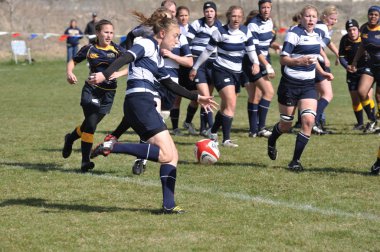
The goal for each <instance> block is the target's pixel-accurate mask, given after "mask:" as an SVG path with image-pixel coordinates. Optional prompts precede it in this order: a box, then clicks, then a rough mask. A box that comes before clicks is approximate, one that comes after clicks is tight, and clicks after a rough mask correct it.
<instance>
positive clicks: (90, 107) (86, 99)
mask: <svg viewBox="0 0 380 252" xmlns="http://www.w3.org/2000/svg"><path fill="white" fill-rule="evenodd" d="M115 93H116V90H105V89H101V88H99V87H96V86H92V85H89V84H87V83H86V84H85V85H84V86H83V88H82V96H81V101H80V105H81V106H82V109H83V113H84V114H85V115H89V114H92V113H99V114H104V115H105V114H108V113H109V112H110V111H111V108H112V104H113V100H114V98H115Z"/></svg>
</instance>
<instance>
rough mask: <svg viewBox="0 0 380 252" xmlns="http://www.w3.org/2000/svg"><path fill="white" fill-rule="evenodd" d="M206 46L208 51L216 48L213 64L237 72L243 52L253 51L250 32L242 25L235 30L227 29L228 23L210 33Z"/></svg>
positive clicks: (240, 65)
mask: <svg viewBox="0 0 380 252" xmlns="http://www.w3.org/2000/svg"><path fill="white" fill-rule="evenodd" d="M206 48H207V50H208V51H214V50H215V49H217V52H218V56H217V58H216V60H215V62H214V65H216V66H217V67H221V68H224V69H227V70H228V71H233V72H239V73H240V72H241V71H242V61H243V57H244V55H245V53H246V52H254V51H255V45H254V44H253V37H252V34H251V32H250V31H249V30H248V28H247V27H246V26H244V25H241V26H240V27H239V29H236V30H231V29H229V27H228V25H224V26H222V27H219V28H218V29H217V30H215V31H214V32H213V33H212V36H211V39H210V41H209V44H208V45H207V47H206Z"/></svg>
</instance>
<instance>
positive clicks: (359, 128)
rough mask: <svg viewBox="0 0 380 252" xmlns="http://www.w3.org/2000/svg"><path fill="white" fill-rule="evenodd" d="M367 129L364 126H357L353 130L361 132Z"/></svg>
mask: <svg viewBox="0 0 380 252" xmlns="http://www.w3.org/2000/svg"><path fill="white" fill-rule="evenodd" d="M364 129H365V127H364V125H363V124H358V123H357V124H355V125H354V127H353V128H352V130H360V131H363V130H364Z"/></svg>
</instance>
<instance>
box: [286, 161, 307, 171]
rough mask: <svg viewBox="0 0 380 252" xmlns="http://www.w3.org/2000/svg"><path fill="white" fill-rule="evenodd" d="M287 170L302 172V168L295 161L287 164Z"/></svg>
mask: <svg viewBox="0 0 380 252" xmlns="http://www.w3.org/2000/svg"><path fill="white" fill-rule="evenodd" d="M288 169H289V170H290V171H295V172H299V171H302V170H303V166H302V165H301V163H300V162H299V161H298V160H297V161H294V160H292V162H290V163H289V164H288Z"/></svg>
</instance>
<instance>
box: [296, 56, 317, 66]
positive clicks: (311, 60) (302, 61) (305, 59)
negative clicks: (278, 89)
mask: <svg viewBox="0 0 380 252" xmlns="http://www.w3.org/2000/svg"><path fill="white" fill-rule="evenodd" d="M317 61H318V59H317V57H315V56H310V55H306V56H302V57H300V58H298V62H299V65H300V66H310V65H312V64H317Z"/></svg>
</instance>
